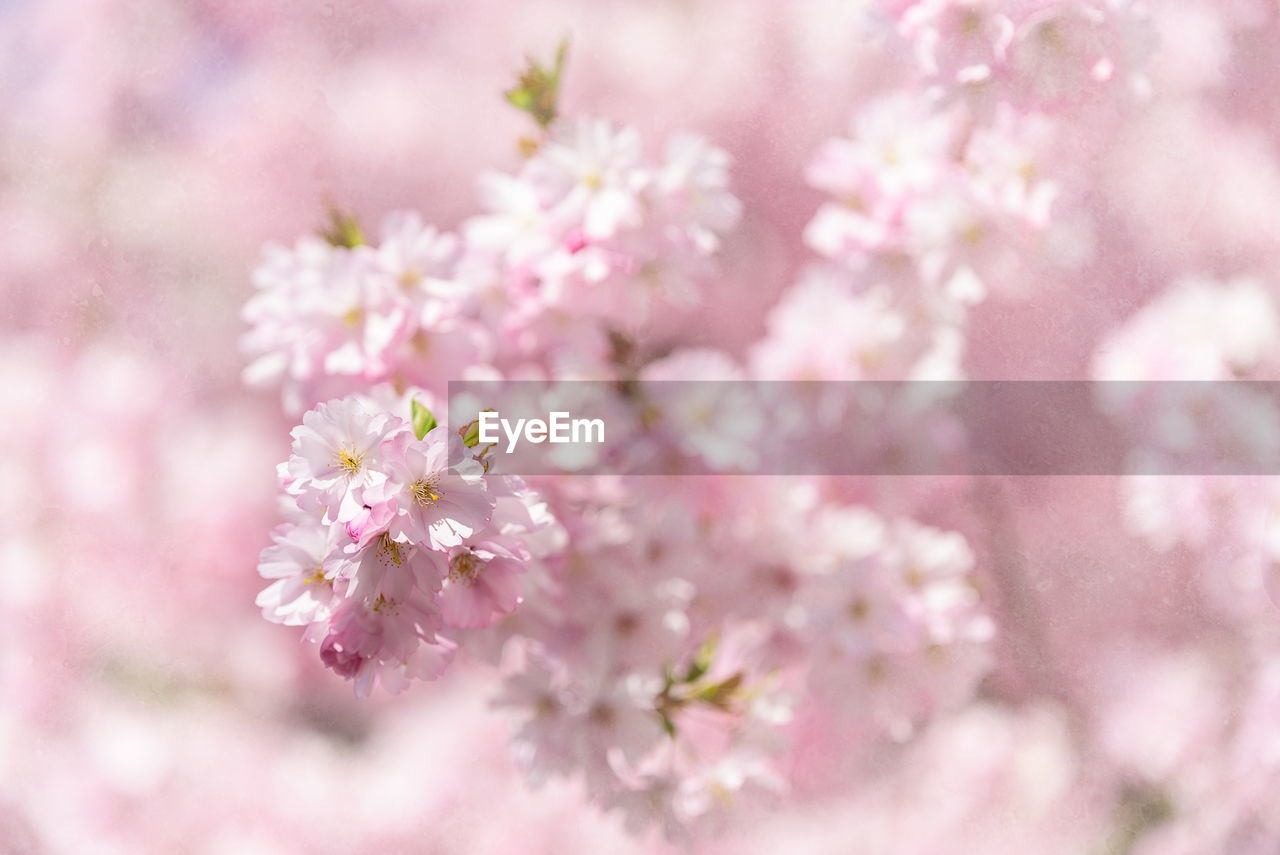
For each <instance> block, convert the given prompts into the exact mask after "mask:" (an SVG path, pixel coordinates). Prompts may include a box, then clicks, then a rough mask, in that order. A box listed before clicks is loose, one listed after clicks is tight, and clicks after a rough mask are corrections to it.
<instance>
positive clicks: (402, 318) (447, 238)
mask: <svg viewBox="0 0 1280 855" xmlns="http://www.w3.org/2000/svg"><path fill="white" fill-rule="evenodd" d="M727 168H728V156H727V155H726V154H725V152H723V151H721V150H719V149H716V148H713V147H712V146H710V145H708V144H707V143H706V142H705V141H704V140H702V139H701V138H699V137H696V136H694V135H691V134H683V135H678V136H675V137H673V138H672V139H671V141H670V142H669V144H668V145H667V148H666V151H665V153H664V157H663V159H662V160H661V161H660V162H657V163H652V162H649V161H648V160H646V159H645V157H644V152H643V150H642V146H641V140H640V136H639V133H638V131H637V130H636V129H635V128H634V127H618V126H615V125H614V124H612V123H610V122H608V121H605V120H603V119H586V118H584V119H579V120H575V121H566V122H564V123H561V124H557V125H556V127H555V129H554V130H553V131H552V132H551V133H550V134H549V136H548V138H547V139H545V140H543V141H542V142H541V144H540V146H539V148H538V150H537V152H536V153H534V154H533V156H531V157H530V158H529V159H528V160H527V161H525V163H524V166H523V168H522V169H521V170H520V172H519V173H518V174H516V175H507V174H503V173H497V172H486V173H484V174H483V175H482V176H481V177H480V181H479V195H480V201H481V204H482V206H483V207H484V208H485V210H486V211H487V213H485V214H482V215H477V216H474V217H472V218H470V219H468V220H466V221H465V222H464V223H463V224H462V227H461V229H460V236H459V235H456V234H452V233H448V232H443V231H440V230H438V229H436V228H435V227H432V226H427V225H424V223H423V221H422V218H421V217H420V216H418V215H417V214H414V213H409V212H400V213H396V214H393V215H391V216H389V217H388V218H387V220H386V221H385V222H384V224H383V227H382V230H381V240H380V241H379V243H378V244H377V245H376V246H373V245H366V244H365V243H364V237H363V235H362V234H360V232H359V229H358V227H357V226H356V225H355V224H354V223H352V222H349V221H345V220H343V219H342V217H341V216H340V215H336V214H335V228H336V229H338V230H339V231H341V230H342V229H343V228H345V229H346V232H345V233H344V234H340V235H331V238H332V239H331V240H329V241H326V240H322V239H321V238H320V237H305V238H302V239H301V240H299V241H298V242H297V244H296V245H295V246H294V248H293V249H292V250H289V249H285V248H283V247H279V246H270V247H268V248H267V250H266V252H265V254H264V257H263V260H262V263H261V264H260V265H259V266H258V267H257V269H256V270H255V272H254V282H255V285H256V286H257V289H258V290H257V293H256V294H255V295H254V297H253V298H252V299H251V300H250V301H249V302H248V303H247V304H246V306H245V310H244V317H245V320H246V321H248V322H249V324H250V325H251V330H250V332H249V333H248V334H247V335H246V336H245V338H244V341H243V346H244V349H245V350H246V352H247V353H249V354H250V355H251V356H254V357H256V358H255V359H254V361H253V362H252V363H251V364H250V366H249V367H248V369H247V370H246V372H245V379H246V381H247V382H249V383H251V384H254V385H267V386H274V385H277V384H278V385H280V386H281V387H282V391H283V395H284V403H285V408H286V409H287V410H290V411H295V412H299V411H301V410H302V409H304V408H305V407H306V406H307V405H308V404H309V403H311V402H313V401H316V400H321V399H324V398H326V397H329V396H331V395H344V394H348V393H350V392H355V391H359V390H361V389H362V388H364V387H366V386H367V385H368V384H371V383H377V382H381V381H394V382H396V383H398V384H400V385H402V386H403V385H404V384H414V385H418V386H420V387H422V388H424V389H427V390H428V391H431V392H433V393H435V394H437V395H441V396H443V394H444V392H445V384H446V382H447V380H448V379H467V378H493V377H503V376H538V375H542V374H546V373H548V372H549V373H551V374H553V375H554V376H557V377H604V378H607V377H612V376H615V375H616V373H617V372H616V370H615V368H614V367H613V366H612V365H611V359H612V357H613V355H614V354H613V350H614V348H613V339H611V334H612V335H614V336H617V335H632V336H634V335H636V334H637V333H639V332H640V331H642V330H644V329H646V328H648V327H649V326H650V325H652V324H655V323H658V322H659V321H660V320H661V319H662V317H664V316H666V315H669V314H670V312H671V311H673V310H675V309H678V308H680V307H686V308H687V307H688V306H690V305H692V304H693V303H694V302H696V299H697V295H698V283H699V282H700V281H702V280H705V279H706V278H708V277H709V276H711V275H713V274H714V271H715V266H714V259H713V256H714V254H715V253H716V251H717V250H718V249H719V247H720V243H721V240H722V238H723V237H724V235H725V234H727V233H728V232H729V231H731V230H732V229H733V228H734V227H735V225H736V224H737V221H738V219H739V216H740V208H741V205H740V203H739V201H738V200H737V199H736V198H735V197H734V196H733V194H732V193H730V192H729V191H728V189H727V180H728V178H727ZM348 244H349V245H348ZM664 313H666V315H664ZM530 372H534V373H533V374H532V375H530Z"/></svg>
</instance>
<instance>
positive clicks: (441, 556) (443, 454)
mask: <svg viewBox="0 0 1280 855" xmlns="http://www.w3.org/2000/svg"><path fill="white" fill-rule="evenodd" d="M280 479H281V484H282V487H283V490H284V496H283V497H282V499H283V502H284V505H285V507H286V520H287V521H286V522H285V523H283V524H282V525H280V526H279V527H277V528H276V530H275V531H274V532H273V533H272V540H273V541H274V543H273V545H272V546H269V547H267V548H266V549H265V550H263V553H262V556H261V559H260V562H259V570H260V572H261V574H262V575H263V576H264V577H266V578H269V579H275V580H277V581H275V582H274V583H273V584H271V585H270V586H269V587H268V588H266V589H265V590H264V591H263V592H262V593H261V594H260V595H259V596H258V605H259V606H261V607H262V610H263V615H264V616H266V617H267V618H268V619H269V620H272V621H275V622H277V623H282V624H285V625H288V626H303V627H306V631H305V632H304V635H303V637H304V638H305V639H307V640H310V641H315V642H317V643H318V644H319V646H320V658H321V660H322V661H323V662H324V664H325V665H326V666H328V667H329V668H330V669H332V670H333V671H334V672H336V673H337V674H339V675H341V676H342V677H344V678H345V679H348V680H352V681H353V682H354V685H355V691H356V694H357V696H361V697H363V696H367V695H368V694H369V693H370V692H371V691H372V688H373V684H374V682H375V680H376V681H380V682H381V684H382V685H383V686H384V687H386V688H387V689H388V690H389V691H392V692H399V691H401V690H402V689H403V688H404V687H405V686H406V685H407V684H408V681H409V679H410V678H419V679H427V680H430V679H435V678H436V677H438V676H439V675H440V674H441V673H442V672H443V671H444V669H445V667H446V666H447V665H448V663H449V661H450V659H451V658H452V656H453V652H454V650H455V649H456V646H457V645H456V641H455V640H453V639H451V638H450V637H449V635H450V634H451V633H457V632H458V631H462V630H468V629H477V628H480V627H484V626H488V625H489V624H490V623H492V622H493V621H494V620H495V619H496V618H497V617H499V616H500V615H502V614H505V613H508V612H510V611H511V610H512V609H513V608H515V606H516V603H517V602H518V601H519V599H520V578H519V577H520V576H521V575H522V574H523V573H524V572H525V569H526V562H528V561H529V560H530V559H531V557H532V554H531V552H530V549H529V544H528V543H527V542H526V539H525V536H526V535H528V534H530V533H532V532H534V531H536V530H538V529H540V528H544V527H546V526H549V525H552V524H553V522H554V521H553V520H552V519H551V518H550V517H549V516H547V514H546V512H545V507H544V506H543V505H542V504H541V503H540V502H538V500H537V498H536V496H534V495H533V494H532V493H530V492H529V491H528V490H527V489H525V488H524V486H523V485H522V484H521V483H520V482H519V481H518V480H516V479H514V478H512V477H511V476H493V477H490V478H486V477H485V475H484V466H483V464H481V462H480V461H478V460H477V459H476V458H475V457H474V456H473V455H471V454H470V453H467V452H466V451H465V450H464V448H463V446H462V438H461V437H458V436H452V437H450V436H448V435H447V428H445V427H443V426H440V425H436V426H434V427H432V428H431V429H430V430H428V431H426V432H425V433H424V434H423V435H422V436H420V437H415V428H414V427H413V426H412V425H411V423H410V422H409V421H406V420H405V419H401V418H399V417H397V416H394V415H392V414H391V413H390V412H387V411H386V410H383V409H381V408H380V406H379V405H378V404H377V403H375V401H374V399H371V398H366V397H361V396H351V397H348V398H344V399H334V400H332V401H329V402H327V403H323V404H320V405H318V406H317V407H316V408H315V409H312V410H309V411H307V413H306V414H305V415H304V416H303V420H302V424H301V425H300V426H298V427H297V428H295V429H294V430H293V454H292V456H291V457H290V459H289V460H288V461H287V462H286V463H284V464H282V465H281V466H280Z"/></svg>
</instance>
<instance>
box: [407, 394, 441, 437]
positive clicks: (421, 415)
mask: <svg viewBox="0 0 1280 855" xmlns="http://www.w3.org/2000/svg"><path fill="white" fill-rule="evenodd" d="M437 424H439V422H437V421H436V417H435V416H433V415H432V414H431V411H430V410H428V409H427V408H426V407H424V406H422V405H421V404H419V403H418V402H417V401H414V402H413V434H414V436H416V437H417V438H418V439H422V438H423V437H424V436H426V435H427V434H428V433H429V432H430V431H431V429H432V428H433V427H435V426H436V425H437Z"/></svg>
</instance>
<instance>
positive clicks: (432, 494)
mask: <svg viewBox="0 0 1280 855" xmlns="http://www.w3.org/2000/svg"><path fill="white" fill-rule="evenodd" d="M442 495H443V492H442V491H441V490H440V477H439V476H438V475H428V476H427V477H425V478H419V479H418V480H417V481H414V482H413V498H414V499H416V500H417V502H418V504H419V505H421V506H422V507H424V508H429V507H431V506H432V505H434V504H435V503H436V502H437V501H439V499H440V497H441V496H442Z"/></svg>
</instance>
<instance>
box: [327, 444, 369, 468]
mask: <svg viewBox="0 0 1280 855" xmlns="http://www.w3.org/2000/svg"><path fill="white" fill-rule="evenodd" d="M329 460H330V461H331V462H332V463H333V465H334V466H336V467H338V468H339V469H341V470H343V471H344V472H346V473H347V474H348V475H354V474H356V473H357V472H359V471H360V469H361V467H363V466H364V454H363V453H362V452H357V451H356V446H355V443H353V442H344V443H342V445H340V446H338V449H337V450H336V451H334V452H333V454H331V455H330V456H329Z"/></svg>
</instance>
